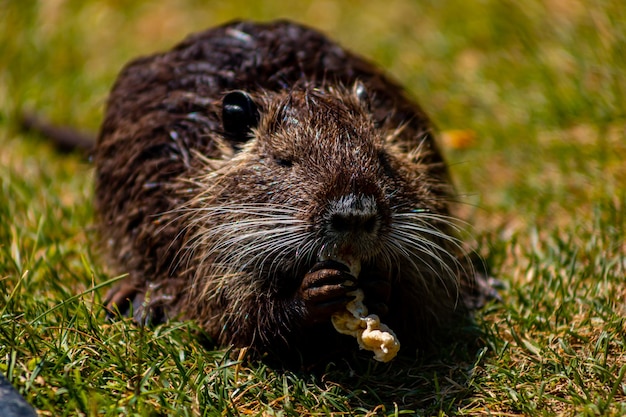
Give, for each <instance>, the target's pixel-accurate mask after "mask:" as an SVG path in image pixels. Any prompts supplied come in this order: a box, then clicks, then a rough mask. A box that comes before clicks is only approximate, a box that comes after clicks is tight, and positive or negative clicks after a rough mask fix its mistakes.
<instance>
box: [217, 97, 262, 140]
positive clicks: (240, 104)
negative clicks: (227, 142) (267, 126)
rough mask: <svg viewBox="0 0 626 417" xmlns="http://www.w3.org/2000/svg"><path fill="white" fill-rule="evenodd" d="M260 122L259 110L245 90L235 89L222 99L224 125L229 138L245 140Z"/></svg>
mask: <svg viewBox="0 0 626 417" xmlns="http://www.w3.org/2000/svg"><path fill="white" fill-rule="evenodd" d="M258 123H259V110H258V109H257V106H256V104H255V103H254V101H253V100H252V97H250V95H249V94H248V93H246V92H245V91H233V92H232V93H228V94H226V96H225V97H224V98H223V99H222V125H223V127H224V133H225V134H226V136H227V137H228V138H229V139H232V140H234V141H237V142H245V141H247V140H248V139H249V138H250V129H252V128H253V127H256V125H257V124H258Z"/></svg>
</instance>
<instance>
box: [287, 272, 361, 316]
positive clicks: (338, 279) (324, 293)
mask: <svg viewBox="0 0 626 417" xmlns="http://www.w3.org/2000/svg"><path fill="white" fill-rule="evenodd" d="M355 281H356V278H355V277H353V276H352V275H350V273H349V271H348V270H347V268H346V267H345V265H342V264H340V263H338V262H335V261H324V262H319V263H317V264H316V265H315V266H313V268H311V270H310V271H309V272H307V274H306V275H305V276H304V279H303V280H302V284H301V285H300V288H299V289H298V292H297V297H298V298H299V299H300V301H301V302H302V304H303V307H304V322H305V324H307V325H310V324H315V323H320V322H325V321H328V320H330V317H331V316H332V315H333V314H334V313H336V312H338V311H341V310H343V309H345V306H346V304H348V303H349V302H350V301H352V300H353V299H354V296H351V295H348V293H349V292H350V291H353V290H355V289H356V282H355Z"/></svg>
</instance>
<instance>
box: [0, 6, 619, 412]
mask: <svg viewBox="0 0 626 417" xmlns="http://www.w3.org/2000/svg"><path fill="white" fill-rule="evenodd" d="M212 3H215V4H210V3H209V2H201V1H192V0H186V1H174V0H170V1H163V2H159V3H156V2H149V1H134V2H127V1H122V0H109V1H102V2H100V1H70V0H67V1H41V2H35V1H24V2H17V1H0V9H1V10H2V12H0V189H1V194H0V372H2V373H4V374H5V375H7V377H8V378H9V380H10V381H11V382H12V383H13V384H14V385H15V386H16V387H17V388H18V389H19V391H20V392H21V393H22V394H23V395H24V396H25V397H26V399H27V400H28V401H29V402H30V403H31V404H33V405H34V406H35V407H36V408H37V409H38V410H39V412H40V414H41V415H52V416H64V415H68V416H69V415H106V416H114V415H115V416H118V415H154V416H156V415H241V414H251V415H294V416H295V415H302V414H313V415H399V414H415V413H416V414H420V415H452V414H459V415H479V414H492V415H513V414H524V415H560V414H564V415H573V414H575V415H616V416H617V415H623V414H626V378H625V374H626V239H625V237H626V231H625V226H626V162H625V160H626V100H625V97H626V8H624V7H623V5H622V2H621V1H620V0H606V1H601V0H597V1H594V0H589V1H582V0H546V1H545V2H535V1H530V2H514V1H499V0H485V1H481V2H467V1H460V0H456V1H452V0H450V1H419V2H418V1H410V0H392V1H390V2H378V1H357V0H354V1H344V2H339V1H330V0H326V1H321V0H317V1H302V2H291V4H289V5H285V4H284V2H272V1H266V2H244V1H241V0H235V1H230V2H212ZM235 17H251V18H256V19H264V20H266V19H270V18H274V17H291V18H294V19H297V20H299V21H303V22H306V23H309V24H311V25H314V26H317V27H320V28H322V29H323V30H325V31H326V32H328V33H329V34H331V35H332V36H333V37H334V38H336V39H338V40H340V41H341V42H342V43H343V44H344V45H346V46H348V47H350V48H351V49H354V50H356V51H358V52H360V53H362V54H365V55H367V56H370V57H371V58H373V59H375V60H376V61H377V62H379V63H380V64H381V65H382V66H384V67H385V68H387V69H388V70H389V71H391V72H392V73H393V74H394V75H395V76H396V77H397V78H398V79H399V80H400V81H401V82H402V83H403V84H404V85H406V86H407V88H408V89H409V91H410V92H411V93H412V94H413V95H415V96H416V97H418V98H419V101H420V102H421V103H422V105H423V106H424V107H425V108H426V109H427V111H428V113H429V114H430V115H431V116H432V117H433V119H434V120H435V122H436V123H437V125H438V127H439V128H440V129H441V130H443V131H446V130H451V129H466V130H468V131H472V132H474V134H475V135H476V138H477V139H476V142H475V143H474V144H473V146H471V147H469V148H466V149H451V148H447V149H445V151H446V154H447V157H448V160H449V161H450V164H451V167H452V173H453V176H454V179H455V181H456V183H457V186H458V188H459V190H460V192H461V194H462V195H463V201H464V204H462V205H461V206H460V208H459V213H460V215H461V216H462V217H463V218H464V219H465V220H467V221H469V222H470V223H471V224H473V226H474V230H473V233H474V235H475V238H476V242H477V248H478V250H479V252H480V253H481V254H482V255H483V256H484V258H485V260H486V262H487V264H488V265H489V266H490V268H491V269H492V273H493V275H495V276H496V277H498V278H499V279H501V280H502V281H503V283H504V284H505V287H506V288H505V289H503V290H501V294H502V298H503V301H502V302H501V303H494V304H490V305H489V306H487V307H486V308H485V309H484V310H482V311H480V312H479V313H478V314H477V318H476V320H477V324H478V326H479V327H480V329H481V330H482V332H483V333H484V336H483V337H482V341H483V347H481V348H478V349H476V348H471V347H470V346H467V345H466V344H465V343H464V342H462V341H458V342H455V343H450V344H448V345H445V346H442V348H441V352H440V353H439V354H437V355H435V354H430V355H425V354H423V355H421V356H420V357H418V358H417V359H416V360H415V361H414V362H410V363H407V362H403V363H401V364H396V365H392V366H383V365H381V364H372V363H370V362H357V365H352V367H349V366H348V365H347V364H342V363H339V364H330V365H329V366H328V368H327V369H326V370H325V371H324V372H321V373H317V374H307V373H304V372H302V373H290V372H278V371H275V370H272V369H269V368H267V367H264V366H261V365H250V364H240V363H239V362H237V361H236V360H233V359H231V358H230V356H229V354H228V353H229V352H227V351H207V350H205V349H204V348H202V346H201V345H200V344H199V342H198V341H197V338H196V336H195V334H196V332H197V329H195V328H194V326H193V324H192V323H170V324H167V325H164V326H160V327H157V328H153V329H143V328H139V327H137V326H134V325H132V324H131V323H130V322H128V321H119V322H115V323H109V322H107V321H106V320H105V317H104V313H103V311H102V308H101V300H102V297H103V295H104V293H105V292H106V289H107V288H108V286H109V284H107V283H108V282H109V281H111V280H115V279H116V277H114V276H112V275H110V273H109V272H107V268H106V265H104V264H103V263H102V261H101V260H100V259H99V254H98V247H97V245H96V244H95V242H96V236H95V234H94V230H93V229H94V228H93V223H92V222H93V209H92V205H91V201H92V193H93V188H92V187H93V186H92V168H91V166H90V165H89V163H87V162H84V161H82V160H81V158H80V157H79V156H77V155H69V156H67V155H60V154H58V153H56V152H55V151H53V150H52V149H51V148H50V146H49V145H48V144H47V143H45V141H42V140H41V139H40V138H38V137H36V136H35V135H30V134H29V135H26V134H23V133H21V132H19V130H18V129H17V127H16V122H15V116H16V115H17V114H19V112H20V111H21V110H23V109H36V110H37V111H38V112H41V113H42V114H45V115H46V116H48V117H50V118H51V119H52V120H54V121H55V122H57V123H62V124H70V125H74V126H76V127H78V128H81V129H85V130H92V131H95V130H96V129H97V128H98V125H99V122H100V120H101V114H102V109H103V105H104V102H105V100H106V94H107V91H108V89H109V88H110V86H111V85H112V83H113V81H114V78H115V75H116V73H117V72H118V71H119V69H120V68H121V66H122V65H123V64H124V63H125V62H126V61H128V60H129V59H131V58H132V57H135V56H137V55H141V54H147V53H151V52H154V51H157V50H163V49H165V48H167V47H169V46H171V45H172V44H174V43H175V42H177V41H178V40H180V39H181V38H182V37H183V36H185V35H186V34H187V33H189V32H192V31H195V30H200V29H203V28H205V27H208V26H210V25H212V24H216V23H220V22H223V21H225V20H228V19H232V18H235Z"/></svg>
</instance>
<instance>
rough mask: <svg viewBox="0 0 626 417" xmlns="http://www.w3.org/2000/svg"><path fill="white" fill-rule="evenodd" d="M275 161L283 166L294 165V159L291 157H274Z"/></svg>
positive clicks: (289, 166)
mask: <svg viewBox="0 0 626 417" xmlns="http://www.w3.org/2000/svg"><path fill="white" fill-rule="evenodd" d="M274 162H276V165H278V166H280V167H283V168H291V167H292V166H293V160H292V159H289V158H274Z"/></svg>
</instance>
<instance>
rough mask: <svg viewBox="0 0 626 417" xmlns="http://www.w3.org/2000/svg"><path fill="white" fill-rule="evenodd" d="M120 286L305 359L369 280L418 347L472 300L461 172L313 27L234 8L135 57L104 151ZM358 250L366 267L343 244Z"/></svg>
mask: <svg viewBox="0 0 626 417" xmlns="http://www.w3.org/2000/svg"><path fill="white" fill-rule="evenodd" d="M94 161H95V164H96V208H97V213H98V222H99V225H100V231H101V234H102V237H103V249H104V252H105V253H107V254H108V259H109V263H110V265H111V267H112V269H113V270H114V271H116V272H119V273H128V274H129V275H128V277H127V278H126V280H125V281H124V282H122V283H120V284H119V285H118V286H117V287H116V288H114V289H113V290H112V291H111V292H110V293H109V296H108V299H107V302H108V305H109V307H110V308H111V309H116V310H118V311H121V312H122V313H124V312H127V313H130V312H131V311H132V314H134V316H135V318H137V320H138V321H146V320H150V321H153V322H158V321H160V320H164V319H168V318H184V319H192V320H195V321H196V322H197V323H198V324H199V325H200V326H201V327H202V328H203V329H204V330H205V331H206V333H207V334H208V335H209V336H210V337H211V339H212V340H213V341H214V342H215V344H217V345H219V346H229V345H233V346H235V347H249V348H250V351H251V352H253V353H255V354H257V355H263V354H268V355H269V357H273V358H279V359H280V360H281V361H285V362H289V363H294V362H299V363H307V362H311V361H315V360H318V359H319V358H321V357H325V356H327V355H328V354H329V353H331V352H334V351H340V350H345V349H348V350H350V349H356V344H355V343H354V341H353V340H352V339H351V338H350V337H347V336H344V335H341V334H339V333H338V332H337V331H335V329H333V327H332V325H331V320H330V317H331V315H332V314H334V313H336V312H338V311H341V310H342V309H344V308H345V306H346V304H347V303H348V302H349V301H351V300H352V297H351V296H350V295H349V294H348V293H350V292H351V291H354V290H355V289H357V288H359V289H362V290H363V292H364V294H365V301H364V302H365V304H366V305H367V306H368V308H369V309H370V311H371V312H374V313H377V314H379V315H380V316H381V317H382V318H383V319H384V320H385V322H386V323H387V324H388V325H389V327H391V328H392V329H393V330H394V331H395V332H396V334H397V335H398V337H399V339H400V340H401V341H402V344H403V345H402V346H403V347H402V349H403V351H404V352H406V353H412V352H414V349H415V348H416V347H418V346H420V345H421V344H423V343H424V342H426V341H427V340H428V334H429V332H430V330H432V329H433V328H436V327H438V326H441V325H445V323H446V322H447V321H448V320H450V319H451V318H453V317H455V314H458V313H459V310H461V313H462V310H463V297H464V296H465V294H464V290H463V289H464V288H469V283H470V282H471V280H472V276H471V275H472V274H471V273H470V268H468V267H467V265H466V263H465V261H464V260H463V259H462V258H459V257H458V255H459V253H460V251H459V242H458V240H457V239H456V238H454V237H453V234H454V233H453V232H454V230H453V229H454V227H455V226H454V223H453V221H452V219H451V217H450V213H449V203H450V202H451V201H452V200H454V194H453V190H452V187H451V185H450V180H449V177H448V171H447V168H446V166H445V163H444V160H443V159H442V156H441V154H440V152H439V150H438V149H437V146H436V144H435V141H434V139H433V134H432V127H431V123H430V122H429V120H428V118H427V116H426V115H425V114H424V112H423V111H422V109H421V108H420V107H419V106H418V105H417V104H416V103H415V102H414V101H413V100H411V99H410V98H409V97H408V96H407V94H406V93H405V92H404V91H403V89H402V88H401V87H400V86H399V85H398V84H396V83H395V82H394V81H392V80H391V79H390V78H389V77H388V76H386V75H385V74H384V73H383V72H382V71H381V70H380V69H378V68H377V67H376V66H375V65H373V64H372V63H370V62H368V61H367V60H366V59H364V58H362V57H359V56H358V55H355V54H353V53H351V52H349V51H347V50H345V49H343V48H342V47H340V46H339V45H337V44H336V43H334V42H333V41H331V40H329V39H328V38H326V37H325V36H324V35H322V34H320V33H319V32H317V31H315V30H313V29H310V28H307V27H303V26H301V25H298V24H295V23H291V22H287V21H276V22H271V23H252V22H232V23H229V24H225V25H223V26H220V27H216V28H213V29H210V30H207V31H205V32H201V33H197V34H194V35H191V36H189V37H188V38H187V39H186V40H184V41H183V42H182V43H180V44H179V45H177V46H176V47H174V48H173V49H172V50H170V51H167V52H165V53H160V54H156V55H152V56H148V57H144V58H139V59H136V60H134V61H132V62H130V63H129V64H128V65H127V66H126V67H125V68H124V69H123V70H122V72H121V73H120V75H119V77H118V79H117V81H116V83H115V85H114V87H113V89H112V91H111V94H110V97H109V99H108V103H107V108H106V115H105V119H104V122H103V124H102V128H101V131H100V134H99V138H98V141H97V146H96V149H95V153H94ZM345 258H349V259H356V260H358V262H359V263H360V265H361V271H360V273H359V275H358V276H352V275H351V274H350V270H349V268H348V267H347V266H346V265H345V264H344V263H342V262H341V259H345Z"/></svg>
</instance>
